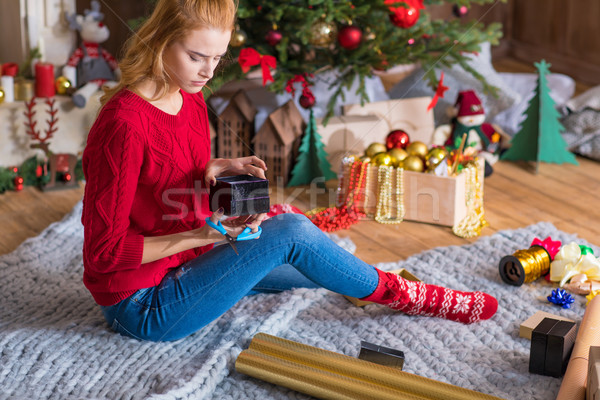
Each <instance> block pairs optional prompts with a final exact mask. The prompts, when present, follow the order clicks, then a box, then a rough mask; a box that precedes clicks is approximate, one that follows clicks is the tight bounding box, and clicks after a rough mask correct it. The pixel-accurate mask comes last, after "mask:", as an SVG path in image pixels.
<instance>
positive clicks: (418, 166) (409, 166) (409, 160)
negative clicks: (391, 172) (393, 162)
mask: <svg viewBox="0 0 600 400" xmlns="http://www.w3.org/2000/svg"><path fill="white" fill-rule="evenodd" d="M402 164H403V166H404V169H405V170H407V171H415V172H423V169H424V167H425V164H424V163H423V160H422V159H421V157H419V156H415V155H411V156H408V157H406V158H405V159H404V161H402Z"/></svg>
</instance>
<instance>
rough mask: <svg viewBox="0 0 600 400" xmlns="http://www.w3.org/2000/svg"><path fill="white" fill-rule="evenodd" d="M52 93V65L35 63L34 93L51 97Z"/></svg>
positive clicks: (38, 95)
mask: <svg viewBox="0 0 600 400" xmlns="http://www.w3.org/2000/svg"><path fill="white" fill-rule="evenodd" d="M54 94H55V92H54V65H52V64H50V63H40V62H39V63H37V64H35V95H36V96H37V97H52V96H54Z"/></svg>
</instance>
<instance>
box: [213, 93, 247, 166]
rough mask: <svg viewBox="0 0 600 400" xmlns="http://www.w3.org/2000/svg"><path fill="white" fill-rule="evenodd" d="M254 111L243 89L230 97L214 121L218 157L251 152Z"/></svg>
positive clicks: (242, 155) (229, 156)
mask: <svg viewBox="0 0 600 400" xmlns="http://www.w3.org/2000/svg"><path fill="white" fill-rule="evenodd" d="M256 113H257V110H256V108H255V107H254V105H253V104H252V102H251V101H250V99H249V98H248V96H247V95H246V93H245V91H244V90H239V91H237V92H236V93H235V94H234V95H233V97H231V100H230V101H229V104H227V107H225V109H224V110H223V112H221V114H219V117H218V121H217V123H216V129H217V156H218V157H220V158H238V157H246V156H249V155H252V154H253V152H252V138H253V137H254V117H255V116H256Z"/></svg>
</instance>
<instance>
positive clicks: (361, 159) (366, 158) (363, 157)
mask: <svg viewBox="0 0 600 400" xmlns="http://www.w3.org/2000/svg"><path fill="white" fill-rule="evenodd" d="M359 160H360V161H361V162H364V163H365V162H367V163H368V162H371V157H368V156H362V157H360V158H359Z"/></svg>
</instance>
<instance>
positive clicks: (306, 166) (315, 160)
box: [288, 110, 336, 186]
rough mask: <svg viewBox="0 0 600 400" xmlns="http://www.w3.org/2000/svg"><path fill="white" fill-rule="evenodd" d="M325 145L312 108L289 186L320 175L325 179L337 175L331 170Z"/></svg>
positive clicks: (305, 181)
mask: <svg viewBox="0 0 600 400" xmlns="http://www.w3.org/2000/svg"><path fill="white" fill-rule="evenodd" d="M323 147H324V146H323V142H321V135H319V133H318V132H317V121H316V120H315V117H314V115H313V111H312V110H310V119H309V121H308V125H307V126H306V130H305V131H304V136H303V137H302V143H300V148H299V154H298V158H296V164H295V165H294V169H292V178H291V179H290V181H289V182H288V186H298V185H308V184H310V183H311V182H312V181H313V180H314V179H315V178H320V177H323V178H325V180H329V179H334V178H335V177H336V175H335V173H333V172H332V171H331V164H329V161H327V152H326V151H325V149H324V148H323Z"/></svg>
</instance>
